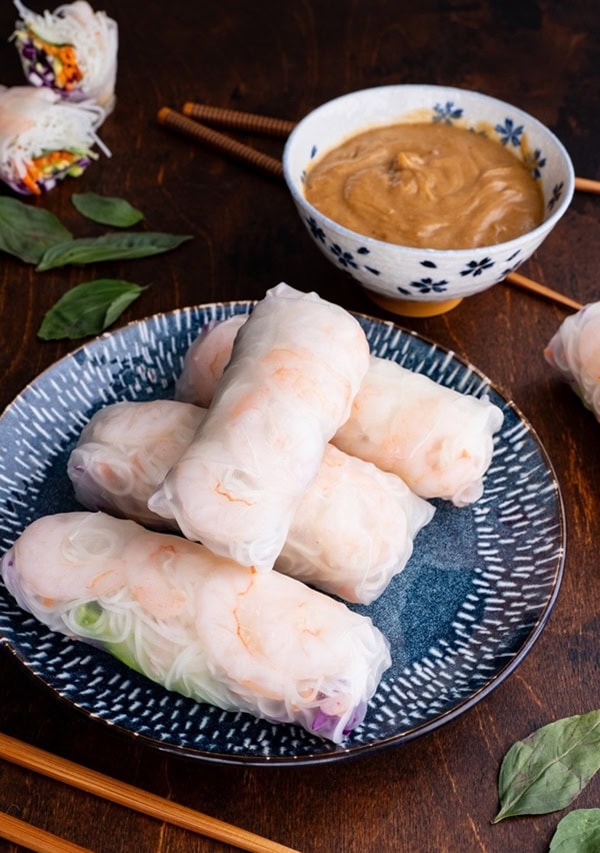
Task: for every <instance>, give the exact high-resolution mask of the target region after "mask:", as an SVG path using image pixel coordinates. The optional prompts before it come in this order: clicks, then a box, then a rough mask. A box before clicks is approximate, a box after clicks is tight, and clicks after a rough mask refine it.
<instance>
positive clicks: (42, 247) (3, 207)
mask: <svg viewBox="0 0 600 853" xmlns="http://www.w3.org/2000/svg"><path fill="white" fill-rule="evenodd" d="M70 238H71V232H70V231H67V229H66V228H65V227H64V225H63V224H62V223H61V222H60V221H59V220H58V219H57V218H56V216H54V214H53V213H50V211H49V210H44V208H41V207H32V206H31V205H29V204H25V203H24V202H22V201H17V199H14V198H0V250H1V251H3V252H8V253H9V254H10V255H16V256H17V258H20V259H21V260H22V261H25V263H28V264H38V263H39V262H40V260H41V259H42V257H43V255H44V253H45V252H46V250H47V249H49V248H50V246H54V245H55V244H56V243H62V242H64V241H65V240H69V239H70Z"/></svg>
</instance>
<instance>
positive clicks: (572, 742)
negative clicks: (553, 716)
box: [493, 711, 600, 823]
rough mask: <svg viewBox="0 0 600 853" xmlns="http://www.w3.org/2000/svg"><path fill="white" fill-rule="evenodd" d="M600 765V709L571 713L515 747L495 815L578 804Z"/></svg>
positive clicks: (505, 766) (503, 768)
mask: <svg viewBox="0 0 600 853" xmlns="http://www.w3.org/2000/svg"><path fill="white" fill-rule="evenodd" d="M599 769H600V711H590V712H589V713H587V714H580V715H577V716H574V717H565V718H564V719H562V720H557V721H556V722H554V723H549V724H548V725H547V726H543V727H542V728H541V729H538V730H537V731H536V732H534V733H533V734H532V735H530V736H529V737H528V738H525V740H522V741H517V742H516V743H515V744H513V745H512V746H511V748H510V749H509V750H508V752H507V753H506V755H505V756H504V760H503V762H502V766H501V768H500V777H499V780H498V788H499V795H500V806H501V808H500V811H499V812H498V814H497V815H496V817H495V818H494V820H493V823H497V822H498V821H500V820H503V819H504V818H507V817H516V816H517V815H525V814H547V813H548V812H553V811H557V810H558V809H563V808H565V806H568V805H569V803H572V802H573V800H574V799H575V797H577V795H578V794H579V793H581V791H582V790H583V789H584V788H585V786H586V785H587V783H588V782H589V781H590V779H591V778H592V776H594V774H595V773H596V772H597V771H598V770H599Z"/></svg>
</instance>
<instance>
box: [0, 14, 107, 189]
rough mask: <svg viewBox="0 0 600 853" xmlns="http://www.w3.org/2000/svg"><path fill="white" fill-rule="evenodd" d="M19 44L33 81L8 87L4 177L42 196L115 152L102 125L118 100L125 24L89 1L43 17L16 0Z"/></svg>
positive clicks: (4, 91)
mask: <svg viewBox="0 0 600 853" xmlns="http://www.w3.org/2000/svg"><path fill="white" fill-rule="evenodd" d="M14 3H15V6H16V8H17V12H18V14H19V18H18V20H17V22H16V27H15V32H14V33H13V41H14V44H15V46H16V48H17V51H18V53H19V57H20V59H21V64H22V66H23V71H24V73H25V77H26V78H27V81H28V83H29V84H31V85H29V86H13V87H12V88H7V87H6V86H0V178H1V179H2V180H3V181H4V182H5V183H6V184H8V186H10V187H11V189H13V190H15V191H16V192H19V193H22V194H25V195H40V194H41V193H42V192H44V191H48V190H50V189H52V188H53V187H54V186H55V185H56V183H57V181H60V180H62V179H63V178H65V177H67V176H70V177H78V176H79V175H81V173H82V172H83V171H84V170H85V169H86V168H87V167H88V166H89V165H90V163H91V162H92V160H95V159H97V157H98V154H97V153H96V152H95V151H94V146H97V147H98V148H99V149H100V150H101V151H102V152H103V153H104V154H106V155H107V156H110V151H109V150H108V148H107V147H106V146H105V145H104V143H103V142H102V140H101V139H100V138H99V136H98V129H99V127H100V126H101V124H102V123H103V122H104V119H105V118H106V116H107V115H108V114H109V113H110V112H111V111H112V109H113V108H114V104H115V82H116V74H117V51H118V28H117V24H116V23H115V21H113V20H112V19H111V18H109V17H108V16H107V15H106V14H105V13H104V12H94V10H93V9H92V7H91V6H90V5H89V3H87V2H85V0H76V2H74V3H70V4H66V5H64V6H59V7H58V8H57V9H56V10H55V11H54V12H52V13H51V12H44V14H43V15H38V14H36V13H35V12H32V11H31V10H29V9H28V8H27V7H26V6H25V5H24V4H23V3H22V2H21V0H14Z"/></svg>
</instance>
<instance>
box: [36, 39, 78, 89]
mask: <svg viewBox="0 0 600 853" xmlns="http://www.w3.org/2000/svg"><path fill="white" fill-rule="evenodd" d="M29 36H30V38H31V39H32V40H33V44H34V46H35V47H36V48H38V50H43V51H44V52H45V53H47V54H48V55H49V56H56V57H57V58H58V59H59V60H60V63H61V68H59V69H58V70H57V69H55V74H56V85H57V86H58V87H59V88H60V89H64V90H65V91H67V92H70V91H71V89H73V88H74V87H75V86H76V85H77V83H79V82H80V81H81V80H82V79H83V72H82V71H81V69H80V68H79V65H78V63H77V54H76V53H75V49H74V48H73V46H72V45H70V44H51V43H50V42H47V41H44V40H43V39H41V38H40V37H39V36H37V35H36V34H35V33H34V32H33V31H32V30H29Z"/></svg>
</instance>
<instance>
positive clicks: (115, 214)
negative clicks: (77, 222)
mask: <svg viewBox="0 0 600 853" xmlns="http://www.w3.org/2000/svg"><path fill="white" fill-rule="evenodd" d="M71 201H72V202H73V204H74V205H75V207H76V208H77V210H78V211H79V213H81V215H82V216H86V217H87V218H88V219H91V220H92V221H93V222H100V223H101V224H102V225H112V226H114V227H115V228H129V227H130V226H131V225H137V223H138V222H141V221H142V219H143V218H144V214H143V213H142V211H141V210H137V209H136V208H135V207H133V206H132V205H131V204H129V202H128V201H125V199H124V198H113V197H111V196H106V195H98V194H97V193H73V195H72V196H71Z"/></svg>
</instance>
